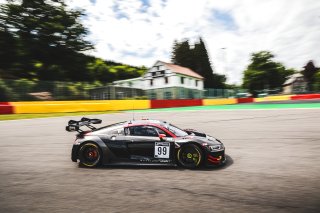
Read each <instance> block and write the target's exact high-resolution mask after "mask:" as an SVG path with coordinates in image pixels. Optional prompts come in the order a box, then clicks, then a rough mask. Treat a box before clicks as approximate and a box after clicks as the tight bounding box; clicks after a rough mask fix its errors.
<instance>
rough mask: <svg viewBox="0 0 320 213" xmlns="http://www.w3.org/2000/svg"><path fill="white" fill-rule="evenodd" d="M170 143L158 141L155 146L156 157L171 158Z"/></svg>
mask: <svg viewBox="0 0 320 213" xmlns="http://www.w3.org/2000/svg"><path fill="white" fill-rule="evenodd" d="M169 154H170V143H168V142H156V143H155V146H154V157H155V158H169Z"/></svg>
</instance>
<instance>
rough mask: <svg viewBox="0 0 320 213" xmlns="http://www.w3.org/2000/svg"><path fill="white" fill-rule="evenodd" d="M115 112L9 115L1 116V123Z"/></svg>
mask: <svg viewBox="0 0 320 213" xmlns="http://www.w3.org/2000/svg"><path fill="white" fill-rule="evenodd" d="M115 112H117V111H100V112H61V113H39V114H9V115H0V121H3V120H18V119H32V118H49V117H61V116H75V115H81V116H87V115H97V114H107V113H115Z"/></svg>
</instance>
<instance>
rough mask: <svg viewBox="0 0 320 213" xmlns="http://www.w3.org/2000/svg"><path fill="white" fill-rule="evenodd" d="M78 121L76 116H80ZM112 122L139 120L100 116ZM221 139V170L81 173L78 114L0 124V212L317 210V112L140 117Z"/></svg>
mask: <svg viewBox="0 0 320 213" xmlns="http://www.w3.org/2000/svg"><path fill="white" fill-rule="evenodd" d="M79 117H80V116H77V117H76V118H79ZM94 117H97V118H101V119H103V121H104V122H103V124H109V123H113V122H118V121H122V120H127V119H131V117H132V114H131V113H129V112H127V113H116V114H106V115H95V116H94ZM135 117H136V118H141V117H150V118H156V119H165V120H168V121H170V122H172V123H174V124H176V125H178V126H181V127H185V128H194V127H195V128H196V129H198V130H201V131H204V132H207V133H209V134H211V135H213V136H216V137H217V138H219V139H221V140H222V141H223V142H224V144H225V146H226V152H227V154H228V156H229V159H228V160H229V161H228V164H227V165H226V166H224V167H222V168H218V169H208V170H196V171H193V170H186V169H179V168H175V167H173V168H161V167H143V168H141V167H104V168H96V169H85V168H80V167H78V165H77V164H76V163H74V162H71V160H70V150H71V145H72V143H73V140H74V134H73V133H68V132H65V130H64V128H65V125H66V123H67V121H68V120H69V119H71V118H75V117H59V118H45V119H33V120H15V121H1V122H0V135H1V139H0V212H162V213H163V212H320V164H319V162H320V131H319V127H320V109H282V110H224V111H222V110H205V111H171V112H170V111H168V112H149V111H145V112H140V113H136V114H135Z"/></svg>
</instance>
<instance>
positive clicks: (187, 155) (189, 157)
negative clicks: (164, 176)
mask: <svg viewBox="0 0 320 213" xmlns="http://www.w3.org/2000/svg"><path fill="white" fill-rule="evenodd" d="M177 159H178V164H179V165H181V166H183V167H184V168H188V169H196V168H199V167H200V166H201V165H202V162H203V152H202V150H201V149H200V148H199V147H198V146H197V145H195V144H187V145H184V146H181V147H180V149H179V150H178V152H177Z"/></svg>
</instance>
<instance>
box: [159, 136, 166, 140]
mask: <svg viewBox="0 0 320 213" xmlns="http://www.w3.org/2000/svg"><path fill="white" fill-rule="evenodd" d="M166 137H167V136H166V135H165V134H159V138H160V141H166Z"/></svg>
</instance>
